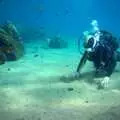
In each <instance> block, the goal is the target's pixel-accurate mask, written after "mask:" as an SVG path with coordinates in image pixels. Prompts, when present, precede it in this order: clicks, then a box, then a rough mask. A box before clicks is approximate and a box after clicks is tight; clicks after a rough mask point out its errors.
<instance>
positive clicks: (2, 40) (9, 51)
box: [0, 23, 24, 61]
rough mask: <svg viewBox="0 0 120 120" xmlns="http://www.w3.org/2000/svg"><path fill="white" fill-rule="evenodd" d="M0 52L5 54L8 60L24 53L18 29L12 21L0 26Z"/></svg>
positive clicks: (17, 57) (15, 58)
mask: <svg viewBox="0 0 120 120" xmlns="http://www.w3.org/2000/svg"><path fill="white" fill-rule="evenodd" d="M0 52H3V53H4V54H5V55H6V57H7V58H8V61H9V60H17V59H19V58H20V57H22V56H23V54H24V47H23V44H22V43H21V41H20V37H19V34H18V31H17V29H16V27H15V26H14V25H13V24H12V23H6V24H4V25H3V26H1V27H0Z"/></svg>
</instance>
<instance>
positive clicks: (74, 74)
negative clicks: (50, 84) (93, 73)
mask: <svg viewBox="0 0 120 120" xmlns="http://www.w3.org/2000/svg"><path fill="white" fill-rule="evenodd" d="M72 77H73V78H74V79H78V78H79V77H80V73H79V72H73V73H72Z"/></svg>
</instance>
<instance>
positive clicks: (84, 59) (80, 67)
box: [77, 51, 88, 73]
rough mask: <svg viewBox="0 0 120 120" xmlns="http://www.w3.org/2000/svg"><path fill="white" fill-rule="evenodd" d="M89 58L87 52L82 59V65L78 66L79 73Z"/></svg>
mask: <svg viewBox="0 0 120 120" xmlns="http://www.w3.org/2000/svg"><path fill="white" fill-rule="evenodd" d="M87 56H88V51H85V52H84V54H83V56H82V58H81V59H80V63H79V64H78V67H77V73H79V72H80V70H81V69H82V67H83V66H84V65H85V63H86V61H87Z"/></svg>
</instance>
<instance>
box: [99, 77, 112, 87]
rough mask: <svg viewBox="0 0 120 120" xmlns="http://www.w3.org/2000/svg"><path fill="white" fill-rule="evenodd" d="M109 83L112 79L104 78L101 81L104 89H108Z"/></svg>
mask: <svg viewBox="0 0 120 120" xmlns="http://www.w3.org/2000/svg"><path fill="white" fill-rule="evenodd" d="M109 81H110V77H104V79H103V80H102V81H101V86H103V87H104V88H108V84H109Z"/></svg>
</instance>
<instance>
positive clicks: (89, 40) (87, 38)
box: [84, 31, 95, 48]
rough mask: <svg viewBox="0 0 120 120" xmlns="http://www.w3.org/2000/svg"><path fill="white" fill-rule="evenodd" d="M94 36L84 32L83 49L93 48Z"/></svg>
mask: <svg viewBox="0 0 120 120" xmlns="http://www.w3.org/2000/svg"><path fill="white" fill-rule="evenodd" d="M94 42H95V39H94V35H92V34H90V33H89V32H87V31H86V32H84V48H92V47H93V46H94Z"/></svg>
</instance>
